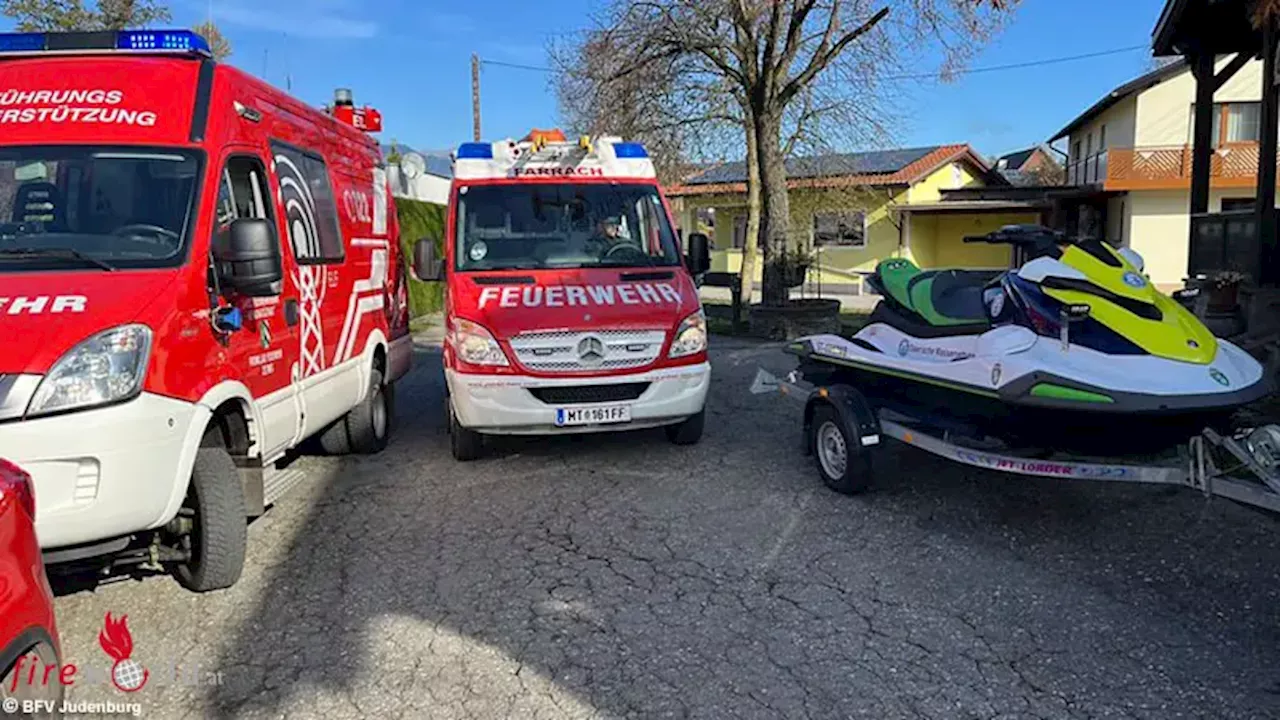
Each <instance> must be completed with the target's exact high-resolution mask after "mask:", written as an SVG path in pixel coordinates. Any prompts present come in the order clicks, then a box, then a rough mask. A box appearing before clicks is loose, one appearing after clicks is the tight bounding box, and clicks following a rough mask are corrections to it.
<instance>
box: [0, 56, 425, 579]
mask: <svg viewBox="0 0 1280 720" xmlns="http://www.w3.org/2000/svg"><path fill="white" fill-rule="evenodd" d="M357 118H358V122H357V121H356V119H357ZM379 122H380V119H379V118H378V116H377V115H376V112H373V111H366V109H356V108H354V107H353V106H352V104H351V103H350V101H349V97H348V95H347V94H345V93H342V92H340V94H339V101H338V102H337V103H336V107H335V108H332V109H325V110H321V109H317V108H313V107H310V106H308V105H306V104H304V103H302V102H300V101H298V100H295V99H293V98H291V97H289V96H288V95H286V94H285V93H283V92H280V91H279V90H278V89H276V88H273V87H271V86H270V85H268V84H266V83H263V82H261V81H259V80H257V79H255V78H253V77H252V76H250V75H248V74H246V73H244V72H241V71H239V70H237V69H235V68H233V67H230V66H227V65H220V64H217V63H215V62H214V61H213V60H212V58H211V56H210V54H209V52H208V47H207V45H206V44H205V43H204V41H203V40H202V39H200V38H199V36H197V35H195V34H193V33H191V32H188V31H181V30H175V31H122V32H96V33H47V34H46V33H15V34H4V35H0V338H2V340H0V347H2V348H3V350H0V456H3V457H7V458H9V459H11V460H13V461H14V462H16V463H18V464H19V465H21V466H22V467H23V468H24V469H25V470H26V471H27V472H29V473H30V474H31V476H32V478H33V482H34V485H35V494H36V496H37V497H38V499H39V503H38V511H37V517H36V531H37V534H38V536H39V540H40V544H41V546H42V548H44V550H45V552H46V560H48V561H49V562H52V563H59V562H63V561H70V560H82V559H85V558H98V557H100V556H104V555H108V556H110V557H111V558H112V562H121V561H130V560H134V561H141V562H144V563H147V564H149V565H150V566H153V567H159V566H164V567H168V568H171V569H173V570H174V571H175V572H176V574H177V576H178V579H179V580H180V581H181V582H182V583H183V584H184V585H186V586H187V587H189V588H191V589H193V590H197V591H203V590H209V589H215V588H223V587H227V586H229V585H231V584H233V583H234V582H235V581H236V580H237V579H238V577H239V575H240V571H241V568H242V566H243V560H244V549H245V525H246V517H247V516H254V515H257V514H261V513H262V512H263V510H264V508H265V506H267V505H270V504H271V503H272V502H273V501H274V500H275V499H276V498H278V497H280V495H281V494H282V493H284V492H285V491H286V490H287V489H288V488H289V487H290V486H291V485H292V484H293V483H296V482H297V481H298V480H299V479H300V477H301V473H299V472H298V471H296V470H289V469H283V470H282V469H279V465H280V463H279V462H278V461H280V460H281V459H282V458H283V457H284V456H285V454H286V452H287V451H289V450H291V449H293V448H296V447H298V446H299V445H300V444H301V443H302V442H303V441H304V440H305V439H308V438H310V437H312V436H318V437H319V440H320V443H321V444H322V445H323V446H324V447H325V449H327V450H329V451H332V452H346V451H354V452H377V451H379V450H380V449H382V448H383V447H384V446H385V444H386V442H387V433H388V430H389V427H390V420H391V416H392V412H391V402H392V383H393V382H395V380H396V379H397V378H399V377H400V376H402V375H403V374H404V373H405V372H406V370H407V369H408V367H409V364H410V358H411V354H412V346H411V343H410V340H409V332H408V318H407V291H406V287H405V280H406V272H405V271H404V270H403V269H402V268H403V267H404V263H403V262H401V260H400V253H399V246H398V242H399V240H398V235H399V227H398V224H397V222H396V214H395V207H394V205H393V201H392V199H391V197H390V193H389V192H388V186H387V181H386V173H385V167H384V164H383V160H382V156H381V152H380V150H379V147H378V145H377V143H376V141H375V140H374V139H373V138H372V137H370V136H369V135H368V134H366V132H365V129H370V126H371V125H377V124H378V123H379ZM373 129H376V128H373Z"/></svg>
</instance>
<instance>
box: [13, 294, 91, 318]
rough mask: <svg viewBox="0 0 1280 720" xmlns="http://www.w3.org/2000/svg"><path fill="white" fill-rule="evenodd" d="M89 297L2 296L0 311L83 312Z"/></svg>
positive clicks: (36, 312) (29, 312) (14, 313)
mask: <svg viewBox="0 0 1280 720" xmlns="http://www.w3.org/2000/svg"><path fill="white" fill-rule="evenodd" d="M88 302H89V298H87V297H84V296H83V295H55V296H52V297H51V296H49V295H37V296H35V297H26V296H24V295H19V296H17V297H0V312H3V313H5V314H7V315H22V314H23V313H26V314H28V315H39V314H41V313H44V312H51V313H64V312H73V313H82V312H84V308H85V305H86V304H88Z"/></svg>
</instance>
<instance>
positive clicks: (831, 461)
mask: <svg viewBox="0 0 1280 720" xmlns="http://www.w3.org/2000/svg"><path fill="white" fill-rule="evenodd" d="M810 428H811V429H810V433H809V447H810V449H811V450H812V452H813V457H814V463H815V464H816V465H817V466H818V475H819V476H820V477H821V478H822V483H823V484H824V485H826V486H827V487H828V488H830V489H832V490H834V491H836V492H838V493H840V494H841V495H859V494H861V493H863V492H866V491H867V489H869V488H870V487H871V477H872V468H871V456H870V454H869V453H868V452H867V451H866V450H865V449H864V448H863V447H862V446H861V444H860V442H859V439H858V437H857V436H856V435H855V434H854V433H851V432H850V431H849V428H848V426H847V424H846V423H845V421H844V419H843V418H842V417H840V413H838V412H836V409H835V408H833V407H831V405H829V404H826V403H823V404H822V405H819V406H818V407H816V408H814V410H813V424H812V425H811V426H810ZM841 456H843V462H840V457H841Z"/></svg>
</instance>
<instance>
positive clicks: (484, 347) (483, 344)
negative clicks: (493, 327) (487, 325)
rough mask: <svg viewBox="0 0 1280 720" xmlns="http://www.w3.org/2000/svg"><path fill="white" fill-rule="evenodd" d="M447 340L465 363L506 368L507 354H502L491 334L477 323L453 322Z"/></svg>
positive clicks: (467, 321) (468, 321)
mask: <svg viewBox="0 0 1280 720" xmlns="http://www.w3.org/2000/svg"><path fill="white" fill-rule="evenodd" d="M449 340H450V342H452V343H453V351H454V352H456V353H458V357H459V358H461V359H462V361H463V362H465V363H468V364H471V365H496V366H499V367H506V366H507V354H506V353H504V352H502V346H500V345H498V341H497V340H496V339H494V337H493V333H491V332H489V331H488V330H486V329H484V326H483V325H480V324H479V323H473V322H471V321H470V320H454V321H453V327H452V328H451V329H450V330H449Z"/></svg>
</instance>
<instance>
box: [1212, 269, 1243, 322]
mask: <svg viewBox="0 0 1280 720" xmlns="http://www.w3.org/2000/svg"><path fill="white" fill-rule="evenodd" d="M1244 279H1245V276H1244V273H1241V272H1237V271H1235V270H1222V271H1220V272H1218V273H1216V274H1215V275H1214V276H1213V277H1212V278H1211V279H1210V280H1209V283H1208V288H1207V290H1208V291H1209V308H1208V309H1209V311H1210V312H1231V311H1232V310H1234V309H1235V308H1236V306H1237V305H1238V304H1239V291H1240V283H1242V282H1244Z"/></svg>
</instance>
